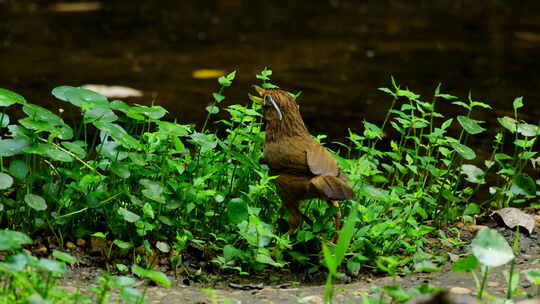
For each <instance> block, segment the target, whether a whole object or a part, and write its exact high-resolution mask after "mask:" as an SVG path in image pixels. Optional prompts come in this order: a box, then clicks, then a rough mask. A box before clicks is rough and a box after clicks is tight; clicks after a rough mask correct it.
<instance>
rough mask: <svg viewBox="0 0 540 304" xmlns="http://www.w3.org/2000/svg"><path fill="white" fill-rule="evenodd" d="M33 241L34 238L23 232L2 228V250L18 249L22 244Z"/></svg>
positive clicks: (0, 235) (0, 231)
mask: <svg viewBox="0 0 540 304" xmlns="http://www.w3.org/2000/svg"><path fill="white" fill-rule="evenodd" d="M31 243H32V239H31V238H30V237H28V236H27V235H26V234H24V233H22V232H18V231H12V230H7V229H6V230H0V250H17V249H19V248H21V246H22V245H26V244H31Z"/></svg>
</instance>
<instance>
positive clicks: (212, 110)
mask: <svg viewBox="0 0 540 304" xmlns="http://www.w3.org/2000/svg"><path fill="white" fill-rule="evenodd" d="M206 112H208V113H210V114H217V113H219V108H218V107H216V106H207V107H206Z"/></svg>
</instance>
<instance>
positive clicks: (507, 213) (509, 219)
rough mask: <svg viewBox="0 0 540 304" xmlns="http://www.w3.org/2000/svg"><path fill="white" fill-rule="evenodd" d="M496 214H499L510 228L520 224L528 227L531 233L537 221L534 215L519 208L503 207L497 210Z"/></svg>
mask: <svg viewBox="0 0 540 304" xmlns="http://www.w3.org/2000/svg"><path fill="white" fill-rule="evenodd" d="M495 214H497V215H499V216H500V217H501V219H502V220H503V222H504V224H505V225H506V226H507V227H508V228H510V229H514V227H517V226H520V227H523V228H525V229H527V231H529V234H531V233H532V232H533V230H534V224H535V222H534V218H533V217H532V215H530V214H527V213H525V212H523V211H521V210H519V209H517V208H512V207H509V208H502V209H500V210H497V211H495Z"/></svg>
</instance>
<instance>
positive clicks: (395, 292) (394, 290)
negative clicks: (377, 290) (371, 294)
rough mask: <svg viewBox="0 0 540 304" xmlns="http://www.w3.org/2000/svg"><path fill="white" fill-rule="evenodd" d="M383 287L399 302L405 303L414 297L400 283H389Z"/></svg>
mask: <svg viewBox="0 0 540 304" xmlns="http://www.w3.org/2000/svg"><path fill="white" fill-rule="evenodd" d="M383 289H384V291H385V292H386V293H387V294H388V296H390V297H391V298H392V299H394V301H396V302H397V303H403V302H405V301H407V300H409V299H410V298H411V297H412V296H411V295H410V294H409V293H408V292H407V291H406V290H405V289H403V287H401V286H398V285H387V286H384V287H383Z"/></svg>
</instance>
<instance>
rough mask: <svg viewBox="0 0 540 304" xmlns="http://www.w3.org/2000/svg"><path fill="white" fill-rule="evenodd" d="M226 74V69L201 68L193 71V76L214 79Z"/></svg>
mask: <svg viewBox="0 0 540 304" xmlns="http://www.w3.org/2000/svg"><path fill="white" fill-rule="evenodd" d="M223 75H225V71H224V70H214V69H200V70H195V71H193V73H191V77H193V78H195V79H214V78H218V77H221V76H223Z"/></svg>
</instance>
